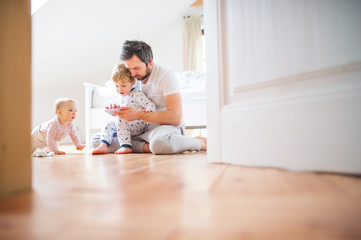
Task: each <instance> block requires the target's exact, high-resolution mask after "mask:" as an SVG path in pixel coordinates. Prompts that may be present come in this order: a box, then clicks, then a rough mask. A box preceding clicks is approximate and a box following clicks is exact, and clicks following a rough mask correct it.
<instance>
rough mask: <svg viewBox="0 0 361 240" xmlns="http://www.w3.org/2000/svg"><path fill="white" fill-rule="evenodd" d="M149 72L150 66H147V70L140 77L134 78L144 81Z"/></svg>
mask: <svg viewBox="0 0 361 240" xmlns="http://www.w3.org/2000/svg"><path fill="white" fill-rule="evenodd" d="M150 73H151V71H150V68H149V67H148V66H147V71H146V73H145V75H144V76H143V77H140V78H137V77H136V79H137V80H138V81H144V80H145V79H147V78H148V77H149V75H150Z"/></svg>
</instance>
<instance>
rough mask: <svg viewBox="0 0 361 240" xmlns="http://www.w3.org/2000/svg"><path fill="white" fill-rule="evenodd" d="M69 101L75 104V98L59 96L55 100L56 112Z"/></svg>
mask: <svg viewBox="0 0 361 240" xmlns="http://www.w3.org/2000/svg"><path fill="white" fill-rule="evenodd" d="M68 102H72V103H74V104H75V102H74V100H73V99H71V98H58V99H57V100H56V101H55V112H56V111H58V110H59V109H60V108H62V107H63V106H64V105H65V104H66V103H68Z"/></svg>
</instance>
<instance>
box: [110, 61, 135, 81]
mask: <svg viewBox="0 0 361 240" xmlns="http://www.w3.org/2000/svg"><path fill="white" fill-rule="evenodd" d="M112 79H113V82H122V83H132V84H134V82H135V78H134V77H132V74H131V73H130V71H129V70H128V69H127V68H126V67H125V65H124V64H123V63H121V64H118V65H116V66H115V67H114V69H113V76H112Z"/></svg>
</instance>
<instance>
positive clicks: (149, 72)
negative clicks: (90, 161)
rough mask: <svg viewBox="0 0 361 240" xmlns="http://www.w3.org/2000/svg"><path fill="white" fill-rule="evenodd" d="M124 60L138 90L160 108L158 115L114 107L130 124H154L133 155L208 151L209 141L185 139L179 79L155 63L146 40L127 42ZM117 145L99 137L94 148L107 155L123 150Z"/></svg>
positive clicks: (136, 142) (136, 143)
mask: <svg viewBox="0 0 361 240" xmlns="http://www.w3.org/2000/svg"><path fill="white" fill-rule="evenodd" d="M120 59H121V60H122V61H123V62H124V63H125V66H126V67H127V68H128V70H129V71H130V72H131V75H132V76H133V77H135V78H136V79H137V80H138V81H137V83H136V87H137V88H138V89H139V90H141V91H142V92H143V93H144V94H145V95H146V96H147V97H148V98H149V99H150V100H151V101H152V102H154V103H155V105H156V112H145V111H141V110H138V109H136V108H134V107H121V106H119V105H116V104H115V105H114V104H113V105H112V106H111V107H110V108H121V110H120V111H115V114H116V115H117V116H119V117H120V118H122V119H124V120H126V121H128V122H130V121H134V120H142V121H146V122H149V123H152V124H150V125H149V127H148V129H146V130H145V132H144V133H143V134H140V135H138V136H136V137H133V138H132V149H133V152H151V153H153V154H173V153H181V152H184V151H200V150H207V140H206V138H204V137H195V138H192V137H186V136H184V132H185V130H184V123H183V121H182V115H183V109H182V96H181V93H180V90H179V85H178V80H177V77H176V75H175V73H174V72H173V71H170V70H168V69H166V68H164V67H162V66H160V65H158V64H156V63H154V62H153V53H152V49H151V47H150V46H149V45H148V44H147V43H145V42H143V41H125V42H124V44H123V48H122V53H121V54H120ZM116 143H117V141H113V143H112V144H111V145H110V146H107V145H99V144H100V142H99V137H98V136H95V137H93V144H92V145H93V148H94V147H97V149H98V150H99V151H98V152H99V153H107V152H114V150H116V149H118V148H119V146H116Z"/></svg>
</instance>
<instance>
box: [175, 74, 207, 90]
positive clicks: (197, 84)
mask: <svg viewBox="0 0 361 240" xmlns="http://www.w3.org/2000/svg"><path fill="white" fill-rule="evenodd" d="M176 76H177V78H178V82H179V87H180V88H181V89H190V88H191V89H205V88H206V79H205V74H204V73H201V72H195V71H183V72H177V73H176Z"/></svg>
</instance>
